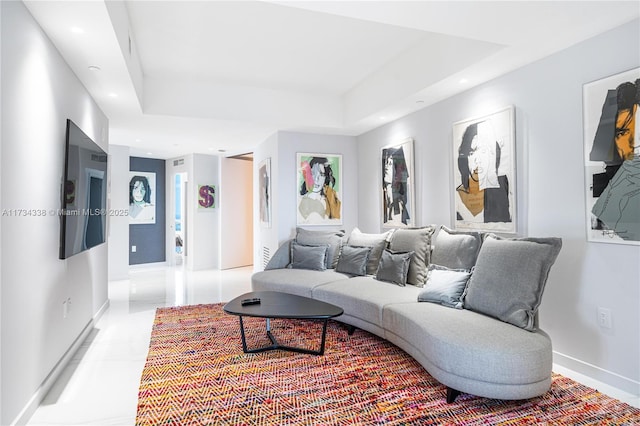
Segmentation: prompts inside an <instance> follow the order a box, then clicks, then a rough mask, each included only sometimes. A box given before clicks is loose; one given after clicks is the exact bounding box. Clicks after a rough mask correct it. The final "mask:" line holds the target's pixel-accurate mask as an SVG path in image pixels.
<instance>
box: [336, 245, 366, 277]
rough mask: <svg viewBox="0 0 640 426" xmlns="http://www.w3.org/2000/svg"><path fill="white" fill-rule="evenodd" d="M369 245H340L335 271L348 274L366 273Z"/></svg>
mask: <svg viewBox="0 0 640 426" xmlns="http://www.w3.org/2000/svg"><path fill="white" fill-rule="evenodd" d="M370 255H371V247H355V246H350V245H345V246H342V251H341V253H340V258H339V259H338V264H337V265H336V272H342V273H343V274H349V275H354V276H355V275H366V274H367V263H368V262H369V256H370Z"/></svg>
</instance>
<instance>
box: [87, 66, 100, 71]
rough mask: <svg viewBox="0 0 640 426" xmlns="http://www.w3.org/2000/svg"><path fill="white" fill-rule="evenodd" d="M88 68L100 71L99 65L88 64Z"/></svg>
mask: <svg viewBox="0 0 640 426" xmlns="http://www.w3.org/2000/svg"><path fill="white" fill-rule="evenodd" d="M89 70H90V71H100V67H97V66H95V65H90V66H89Z"/></svg>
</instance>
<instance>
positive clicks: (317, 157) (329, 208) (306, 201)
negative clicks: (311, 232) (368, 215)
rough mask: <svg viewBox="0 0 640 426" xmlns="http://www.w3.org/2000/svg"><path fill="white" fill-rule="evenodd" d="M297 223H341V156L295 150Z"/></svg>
mask: <svg viewBox="0 0 640 426" xmlns="http://www.w3.org/2000/svg"><path fill="white" fill-rule="evenodd" d="M296 161H297V162H296V164H297V179H296V182H297V185H296V193H297V203H296V210H297V224H298V225H342V155H340V154H309V153H298V154H297V158H296Z"/></svg>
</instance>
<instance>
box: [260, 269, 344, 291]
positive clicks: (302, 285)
mask: <svg viewBox="0 0 640 426" xmlns="http://www.w3.org/2000/svg"><path fill="white" fill-rule="evenodd" d="M347 281H349V276H348V275H345V274H341V273H338V272H336V271H335V270H333V269H325V270H324V271H312V270H309V269H273V270H270V271H261V272H256V273H255V274H253V275H252V276H251V289H252V290H253V291H281V292H283V293H290V294H296V295H298V296H305V297H311V293H312V291H313V289H314V288H315V287H318V286H321V285H323V284H326V283H331V282H347Z"/></svg>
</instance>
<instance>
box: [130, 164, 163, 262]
mask: <svg viewBox="0 0 640 426" xmlns="http://www.w3.org/2000/svg"><path fill="white" fill-rule="evenodd" d="M129 170H131V171H132V172H148V173H155V174H156V188H155V195H156V201H155V203H156V223H153V224H151V223H150V224H130V225H129V265H139V264H142V263H154V262H164V261H165V260H166V256H165V239H166V235H165V230H166V226H165V222H166V218H165V213H166V212H165V211H166V208H165V205H166V196H165V193H166V190H165V161H164V160H157V159H153V158H142V157H130V159H129ZM132 246H136V252H135V253H133V252H132V251H131V247H132Z"/></svg>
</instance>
